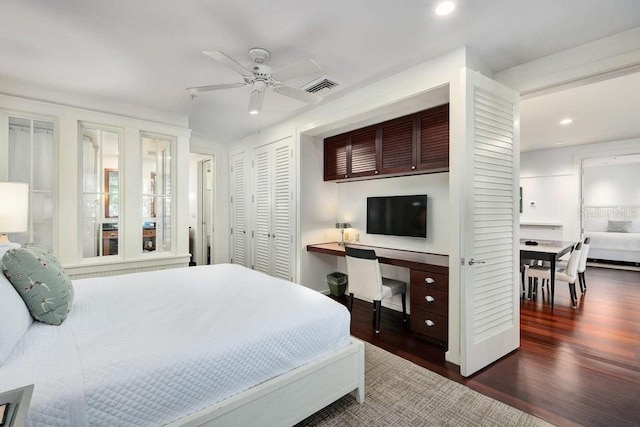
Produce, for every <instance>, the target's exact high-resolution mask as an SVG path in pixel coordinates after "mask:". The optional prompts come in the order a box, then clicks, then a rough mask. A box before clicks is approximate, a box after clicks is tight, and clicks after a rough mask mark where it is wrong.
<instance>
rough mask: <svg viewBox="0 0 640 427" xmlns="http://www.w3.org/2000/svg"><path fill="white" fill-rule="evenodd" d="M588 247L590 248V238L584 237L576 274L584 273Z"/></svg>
mask: <svg viewBox="0 0 640 427" xmlns="http://www.w3.org/2000/svg"><path fill="white" fill-rule="evenodd" d="M589 246H591V237H586V238H585V239H584V243H583V244H582V253H581V254H580V262H579V263H578V273H584V271H585V270H586V269H587V257H588V256H589Z"/></svg>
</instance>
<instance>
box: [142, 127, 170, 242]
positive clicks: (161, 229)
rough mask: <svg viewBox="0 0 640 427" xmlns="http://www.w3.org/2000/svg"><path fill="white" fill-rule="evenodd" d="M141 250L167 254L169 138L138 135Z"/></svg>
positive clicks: (168, 228)
mask: <svg viewBox="0 0 640 427" xmlns="http://www.w3.org/2000/svg"><path fill="white" fill-rule="evenodd" d="M140 143H141V147H142V251H143V252H153V251H157V252H169V251H171V250H172V246H171V237H172V236H171V230H172V213H173V191H172V187H173V164H172V160H171V158H172V156H171V150H172V147H173V145H174V144H173V139H172V138H170V137H167V136H159V135H151V134H145V133H143V134H141V137H140Z"/></svg>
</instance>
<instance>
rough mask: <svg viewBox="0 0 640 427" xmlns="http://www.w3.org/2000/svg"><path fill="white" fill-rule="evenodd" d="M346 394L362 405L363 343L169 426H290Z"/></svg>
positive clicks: (322, 358)
mask: <svg viewBox="0 0 640 427" xmlns="http://www.w3.org/2000/svg"><path fill="white" fill-rule="evenodd" d="M347 393H352V394H353V395H354V396H355V398H356V401H357V402H358V403H362V402H364V343H363V342H362V341H359V340H357V339H355V338H353V337H351V343H350V344H349V345H348V346H346V347H344V348H341V349H340V350H338V351H336V352H334V353H331V354H329V355H327V356H323V357H321V358H320V359H317V360H315V361H313V362H310V363H307V364H306V365H303V366H301V367H299V368H297V369H294V370H293V371H289V372H287V373H286V374H283V375H280V376H279V377H276V378H273V379H271V380H269V381H266V382H264V383H262V384H259V385H257V386H255V387H253V388H250V389H249V390H246V391H244V392H242V393H240V394H237V395H235V396H233V397H230V398H229V399H226V400H224V401H222V402H219V403H217V404H215V405H212V406H209V407H207V408H204V409H202V410H200V411H198V412H196V413H194V414H191V415H189V416H187V417H184V418H181V419H179V420H177V421H175V422H173V423H171V424H169V426H171V427H178V426H189V427H195V426H292V425H294V424H296V423H298V422H300V421H302V420H304V419H305V418H307V417H308V416H310V415H312V414H314V413H315V412H317V411H319V410H320V409H322V408H324V407H325V406H327V405H329V404H330V403H333V402H334V401H336V400H338V399H339V398H341V397H342V396H344V395H346V394H347Z"/></svg>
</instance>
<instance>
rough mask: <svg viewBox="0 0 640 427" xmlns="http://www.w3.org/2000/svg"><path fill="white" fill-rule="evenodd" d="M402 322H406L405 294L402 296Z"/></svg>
mask: <svg viewBox="0 0 640 427" xmlns="http://www.w3.org/2000/svg"><path fill="white" fill-rule="evenodd" d="M402 321H403V322H406V321H407V294H406V293H404V294H402Z"/></svg>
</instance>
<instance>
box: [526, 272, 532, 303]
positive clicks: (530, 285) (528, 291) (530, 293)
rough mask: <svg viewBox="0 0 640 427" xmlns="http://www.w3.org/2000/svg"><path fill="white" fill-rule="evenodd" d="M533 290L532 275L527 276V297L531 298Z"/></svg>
mask: <svg viewBox="0 0 640 427" xmlns="http://www.w3.org/2000/svg"><path fill="white" fill-rule="evenodd" d="M532 292H533V277H529V286H528V287H527V299H531V297H532Z"/></svg>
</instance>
